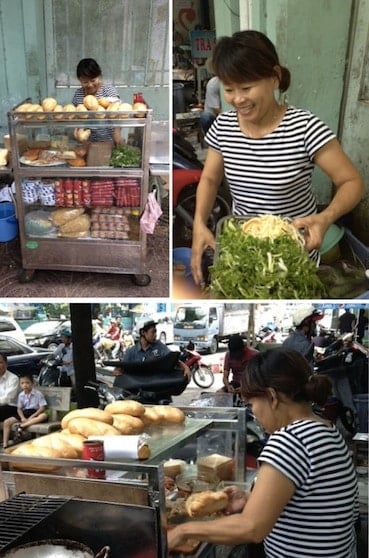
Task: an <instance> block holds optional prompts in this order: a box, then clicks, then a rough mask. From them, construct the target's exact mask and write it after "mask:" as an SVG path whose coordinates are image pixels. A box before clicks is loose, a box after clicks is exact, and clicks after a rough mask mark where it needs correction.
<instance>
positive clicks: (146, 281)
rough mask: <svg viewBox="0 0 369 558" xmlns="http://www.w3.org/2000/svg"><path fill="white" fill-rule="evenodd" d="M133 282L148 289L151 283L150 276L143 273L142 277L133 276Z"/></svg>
mask: <svg viewBox="0 0 369 558" xmlns="http://www.w3.org/2000/svg"><path fill="white" fill-rule="evenodd" d="M132 279H133V282H134V284H135V285H137V286H139V287H147V285H150V283H151V277H150V275H147V274H146V273H143V274H142V275H133V278H132Z"/></svg>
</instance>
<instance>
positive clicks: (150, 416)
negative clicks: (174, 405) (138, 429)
mask: <svg viewBox="0 0 369 558" xmlns="http://www.w3.org/2000/svg"><path fill="white" fill-rule="evenodd" d="M140 418H141V420H142V421H143V423H144V424H145V426H151V425H152V424H161V422H162V418H161V416H160V415H159V413H158V412H157V411H155V409H153V408H152V407H145V413H144V414H143V415H142V417H140Z"/></svg>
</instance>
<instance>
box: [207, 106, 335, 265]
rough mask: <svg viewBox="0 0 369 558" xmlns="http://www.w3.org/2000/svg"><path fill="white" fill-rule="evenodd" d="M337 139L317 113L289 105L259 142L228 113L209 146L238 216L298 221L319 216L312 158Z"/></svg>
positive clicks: (214, 128)
mask: <svg viewBox="0 0 369 558" xmlns="http://www.w3.org/2000/svg"><path fill="white" fill-rule="evenodd" d="M334 137H335V135H334V134H333V132H332V131H331V130H330V129H329V128H328V126H326V124H324V123H323V122H322V121H321V120H319V119H318V118H317V117H316V116H315V115H314V114H312V113H311V112H309V111H305V110H302V109H298V108H295V107H292V106H289V107H287V110H286V112H285V114H284V117H283V119H282V121H281V122H280V124H279V126H277V128H276V129H275V130H273V131H272V132H271V133H269V134H267V135H265V136H263V137H262V138H257V139H254V138H249V137H246V136H245V134H244V133H243V132H242V131H241V129H240V126H239V124H238V118H237V112H236V111H234V110H232V111H228V112H224V113H222V114H220V115H219V116H218V117H217V119H216V121H215V122H214V124H213V125H212V126H211V128H210V129H209V131H208V133H207V135H206V142H207V144H208V145H209V146H210V147H211V148H213V149H215V150H216V151H218V152H220V153H221V155H222V157H223V161H224V171H225V175H226V178H227V181H228V184H229V188H230V191H231V194H232V200H233V208H232V213H233V214H234V215H261V214H269V213H270V214H273V215H280V216H283V217H290V218H291V219H296V218H297V217H305V216H306V215H312V214H313V213H316V212H317V208H316V200H315V196H314V193H313V191H312V189H311V176H312V172H313V170H314V161H313V159H314V156H315V154H316V153H317V151H318V150H319V149H320V148H321V147H323V146H324V145H326V144H327V143H328V142H329V141H331V140H332V139H333V138H334ZM314 259H317V258H314Z"/></svg>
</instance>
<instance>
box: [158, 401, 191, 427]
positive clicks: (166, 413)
mask: <svg viewBox="0 0 369 558" xmlns="http://www.w3.org/2000/svg"><path fill="white" fill-rule="evenodd" d="M152 408H153V410H154V411H155V412H156V413H158V415H159V416H160V417H161V419H162V423H163V424H165V423H173V424H181V423H183V422H184V421H185V419H186V416H185V414H184V412H183V411H182V409H178V407H171V406H170V405H154V406H153V407H152Z"/></svg>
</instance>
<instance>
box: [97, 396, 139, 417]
mask: <svg viewBox="0 0 369 558" xmlns="http://www.w3.org/2000/svg"><path fill="white" fill-rule="evenodd" d="M105 411H106V412H107V413H110V414H112V415H119V414H120V413H123V414H125V415H132V416H133V417H142V416H143V415H144V414H145V406H144V405H142V403H139V402H138V401H132V400H130V399H126V400H125V401H113V402H112V403H108V405H106V407H105Z"/></svg>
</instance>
